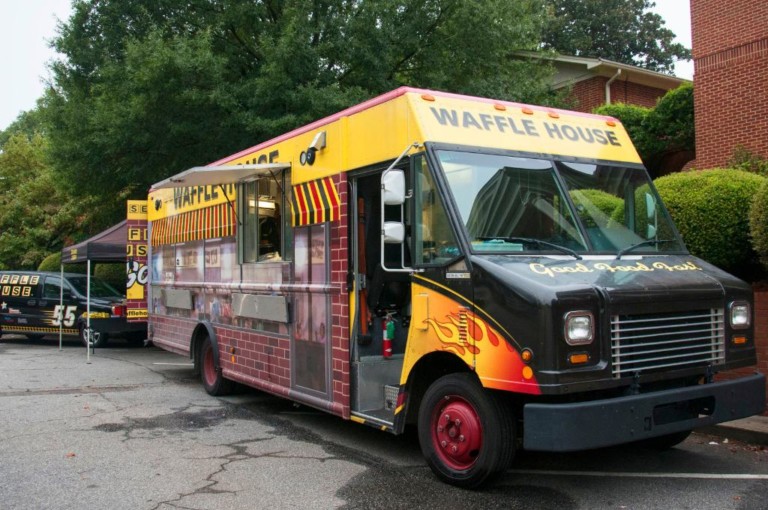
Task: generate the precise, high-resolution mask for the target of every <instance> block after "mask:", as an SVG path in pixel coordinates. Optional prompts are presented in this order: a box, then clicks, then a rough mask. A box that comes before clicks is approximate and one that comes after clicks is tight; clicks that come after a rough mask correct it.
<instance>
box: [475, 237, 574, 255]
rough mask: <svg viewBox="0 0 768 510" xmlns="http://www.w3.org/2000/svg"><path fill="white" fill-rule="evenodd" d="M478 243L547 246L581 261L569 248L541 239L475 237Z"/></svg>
mask: <svg viewBox="0 0 768 510" xmlns="http://www.w3.org/2000/svg"><path fill="white" fill-rule="evenodd" d="M476 239H477V240H478V241H505V242H507V243H528V244H535V245H537V246H547V247H549V248H554V249H555V250H557V251H560V252H563V253H567V254H568V255H570V256H572V257H575V258H576V259H577V260H581V255H579V254H578V253H576V252H575V251H573V250H572V249H570V248H566V247H565V246H560V245H559V244H555V243H550V242H548V241H542V240H541V239H534V238H532V237H503V236H490V237H477V238H476Z"/></svg>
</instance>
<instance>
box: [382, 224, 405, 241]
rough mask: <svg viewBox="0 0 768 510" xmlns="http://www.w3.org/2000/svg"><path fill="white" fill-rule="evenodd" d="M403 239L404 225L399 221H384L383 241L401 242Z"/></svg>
mask: <svg viewBox="0 0 768 510" xmlns="http://www.w3.org/2000/svg"><path fill="white" fill-rule="evenodd" d="M403 241H405V225H403V224H402V223H401V222H399V221H385V222H384V242H385V243H387V244H401V243H402V242H403Z"/></svg>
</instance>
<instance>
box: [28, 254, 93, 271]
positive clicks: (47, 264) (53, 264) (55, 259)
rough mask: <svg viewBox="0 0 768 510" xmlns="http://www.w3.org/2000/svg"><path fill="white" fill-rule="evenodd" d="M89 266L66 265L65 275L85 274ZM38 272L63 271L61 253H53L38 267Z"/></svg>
mask: <svg viewBox="0 0 768 510" xmlns="http://www.w3.org/2000/svg"><path fill="white" fill-rule="evenodd" d="M86 269H87V266H86V265H85V264H64V272H65V273H80V274H85V272H86ZM37 270H38V271H55V272H59V271H61V252H60V251H57V252H56V253H51V254H50V255H48V256H47V257H45V258H44V259H43V261H42V262H40V265H39V266H37Z"/></svg>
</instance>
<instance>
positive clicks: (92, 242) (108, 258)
mask: <svg viewBox="0 0 768 510" xmlns="http://www.w3.org/2000/svg"><path fill="white" fill-rule="evenodd" d="M127 242H128V220H123V221H121V222H120V223H118V224H117V225H113V226H111V227H109V228H108V229H106V230H105V231H103V232H100V233H98V234H96V235H95V236H93V237H91V238H90V239H86V240H85V241H81V242H79V243H77V244H75V245H72V246H68V247H66V248H64V249H63V250H61V262H62V263H63V264H76V263H79V262H88V261H90V260H93V261H95V262H125V250H126V244H127ZM89 269H90V268H89Z"/></svg>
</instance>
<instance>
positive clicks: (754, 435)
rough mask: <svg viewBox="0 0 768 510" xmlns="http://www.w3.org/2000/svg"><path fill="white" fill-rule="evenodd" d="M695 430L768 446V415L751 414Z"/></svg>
mask: <svg viewBox="0 0 768 510" xmlns="http://www.w3.org/2000/svg"><path fill="white" fill-rule="evenodd" d="M695 432H699V433H702V434H709V435H712V436H717V437H722V438H727V439H735V440H737V441H741V442H744V443H749V444H754V445H761V446H768V416H750V417H749V418H744V419H741V420H734V421H728V422H725V423H719V424H717V425H712V426H709V427H702V428H699V429H696V430H695Z"/></svg>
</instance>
